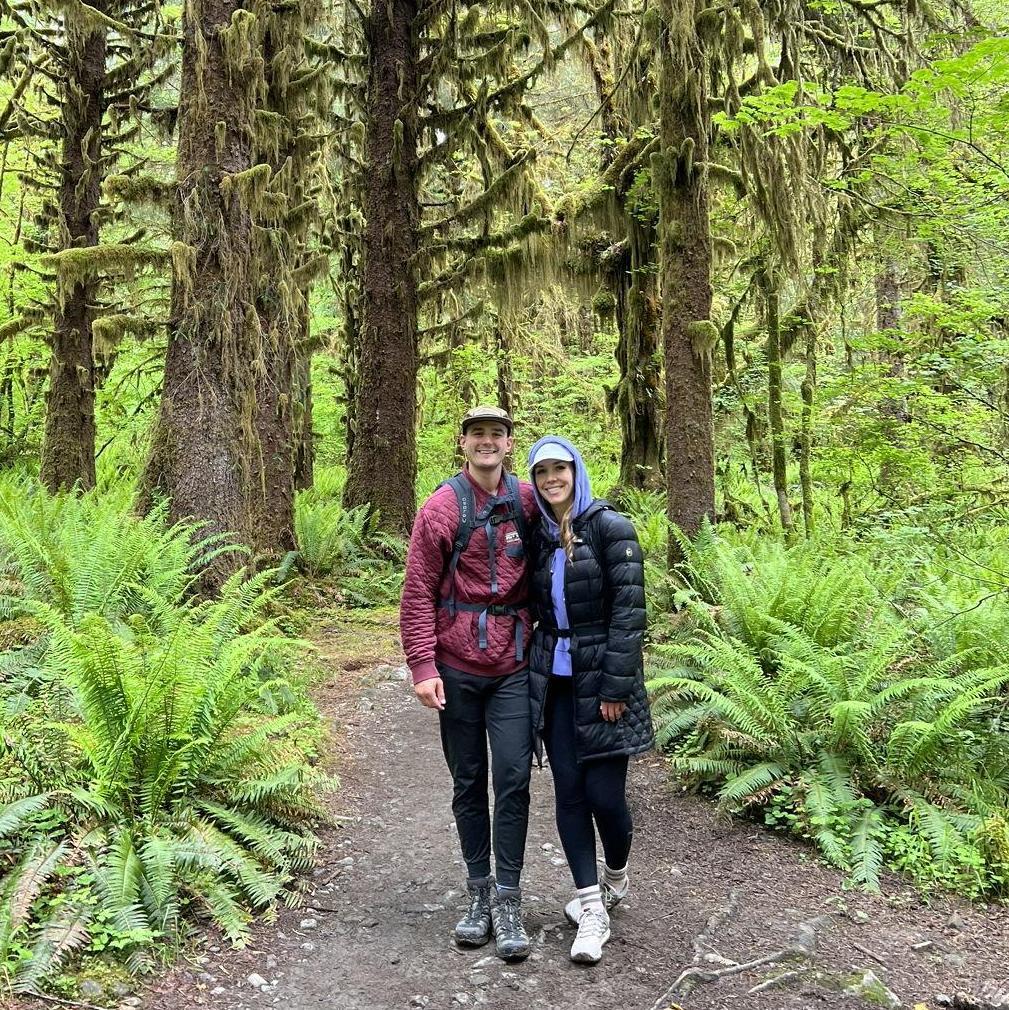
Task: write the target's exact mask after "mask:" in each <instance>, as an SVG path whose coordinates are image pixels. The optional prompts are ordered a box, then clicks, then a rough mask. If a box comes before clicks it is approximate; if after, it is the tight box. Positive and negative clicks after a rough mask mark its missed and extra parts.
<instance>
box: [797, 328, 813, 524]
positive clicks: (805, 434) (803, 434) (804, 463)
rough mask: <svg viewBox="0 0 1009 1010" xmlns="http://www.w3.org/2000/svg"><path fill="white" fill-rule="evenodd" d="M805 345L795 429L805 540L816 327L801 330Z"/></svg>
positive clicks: (809, 515)
mask: <svg viewBox="0 0 1009 1010" xmlns="http://www.w3.org/2000/svg"><path fill="white" fill-rule="evenodd" d="M804 332H805V336H806V343H805V352H806V375H805V377H804V378H803V380H802V388H801V391H800V392H801V395H802V421H801V425H800V429H799V484H800V486H801V487H802V523H803V529H804V530H805V533H806V537H807V538H809V537H811V536H812V535H813V528H814V518H813V511H814V508H815V505H816V502H815V499H814V497H813V475H812V469H811V466H810V461H811V459H812V455H813V406H814V403H815V400H816V326H815V325H812V324H808V325H807V326H806V327H805V328H804Z"/></svg>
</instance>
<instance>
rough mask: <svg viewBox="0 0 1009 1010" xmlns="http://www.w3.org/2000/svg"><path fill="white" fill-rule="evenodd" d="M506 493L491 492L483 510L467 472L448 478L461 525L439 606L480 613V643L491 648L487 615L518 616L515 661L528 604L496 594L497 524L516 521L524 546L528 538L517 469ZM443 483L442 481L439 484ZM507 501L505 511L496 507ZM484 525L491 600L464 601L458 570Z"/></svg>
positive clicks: (508, 478) (520, 651)
mask: <svg viewBox="0 0 1009 1010" xmlns="http://www.w3.org/2000/svg"><path fill="white" fill-rule="evenodd" d="M504 482H505V493H504V494H503V495H491V496H490V497H489V498H488V499H487V504H486V505H484V507H483V508H482V509H480V511H479V512H477V509H476V495H475V494H474V493H473V485H472V484H471V483H470V482H469V479H468V478H467V477H466V475H465V474H464V473H457V474H456V475H455V476H454V477H451V478H449V480H447V481H445V482H444V483H445V484H448V485H449V487H451V488H452V490H453V491H454V492H455V500H456V504H457V505H458V506H459V525H458V527H457V528H456V533H455V540H454V541H453V542H452V555H451V557H450V558H449V563H448V573H447V582H448V594H447V595H446V596H443V597H442V598H441V599H440V600H439V601H438V606H439V607H445V609H446V610H448V612H449V613H450V614H452V615H453V616H454V615H455V614H456V613H457V612H458V611H460V610H462V611H468V612H471V613H475V614H479V615H480V616H479V617H478V618H477V645H478V646H479V648H481V649H486V648H487V618H488V617H489V616H494V617H499V616H510V617H514V618H515V662H516V663H520V662H522V655H523V649H522V646H523V640H524V637H525V636H524V632H525V624H524V622H523V621H522V619H521V618H520V616H519V613H520V611H521V610H522V609H523V608H524V607H525V606H527V603H526V602H524V601H523V602H521V603H511V604H498V603H493V602H492V601H493V598H494V597H495V596H496V595H497V594H498V583H497V553H496V547H497V528H498V526H500V525H501V524H502V523H505V522H509V521H514V523H515V527H516V529H517V530H518V534H519V540H520V542H521V543H522V545H523V547H524V545H525V542H526V519H525V513H524V512H523V511H522V494H521V492H520V490H519V480H518V477H516V476H515V474H513V473H505V475H504ZM439 486H440V485H439ZM499 505H506V506H507V508H506V509H505V510H504V511H503V512H497V511H495V509H497V507H498V506H499ZM481 527H482V528H483V529H484V531H485V532H486V534H487V554H488V561H489V568H490V585H489V586H488V593H489V602H488V603H460V602H459V601H458V600H456V598H455V590H456V584H455V573H456V569H457V568H458V567H459V558H460V557H461V556H462V553H463V551H464V550H466V548H467V547H468V546H469V542H470V538H471V537H472V536H473V531H474V530H475V529H479V528H481Z"/></svg>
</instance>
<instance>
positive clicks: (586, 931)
mask: <svg viewBox="0 0 1009 1010" xmlns="http://www.w3.org/2000/svg"><path fill="white" fill-rule="evenodd" d="M609 938H610V917H609V916H608V915H607V914H606V912H605V911H604V910H603V909H600V908H585V909H582V913H581V915H580V916H579V917H578V935H577V936H576V937H575V942H574V943H573V944H571V960H572V961H577V962H578V963H579V964H595V963H596V962H597V961H599V959H600V958H601V957H602V956H603V944H604V943H606V941H607V940H608V939H609Z"/></svg>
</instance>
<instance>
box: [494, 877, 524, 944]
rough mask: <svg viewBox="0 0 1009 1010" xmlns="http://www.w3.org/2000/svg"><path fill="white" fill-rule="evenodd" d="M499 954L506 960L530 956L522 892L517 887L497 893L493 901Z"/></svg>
mask: <svg viewBox="0 0 1009 1010" xmlns="http://www.w3.org/2000/svg"><path fill="white" fill-rule="evenodd" d="M491 920H492V922H493V925H494V942H495V945H496V946H497V956H498V957H500V958H501V959H502V960H504V961H521V960H523V959H524V958H527V957H528V956H529V949H530V945H529V934H528V933H527V932H526V928H525V926H523V925H522V894H521V892H520V891H519V890H518V888H515V890H514V891H510V892H509V893H508V894H506V895H501V894H497V895H495V897H494V900H493V902H492V903H491Z"/></svg>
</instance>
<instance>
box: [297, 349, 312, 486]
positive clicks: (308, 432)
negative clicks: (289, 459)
mask: <svg viewBox="0 0 1009 1010" xmlns="http://www.w3.org/2000/svg"><path fill="white" fill-rule="evenodd" d="M306 344H307V340H306ZM294 403H295V411H296V413H295V418H294V437H295V444H294V488H295V490H296V491H304V490H306V489H307V488H310V487H311V486H312V485H313V484H314V483H315V435H314V432H313V431H312V350H311V348H310V347H307V346H301V347H300V348H299V352H298V357H297V361H296V364H295V368H294Z"/></svg>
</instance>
